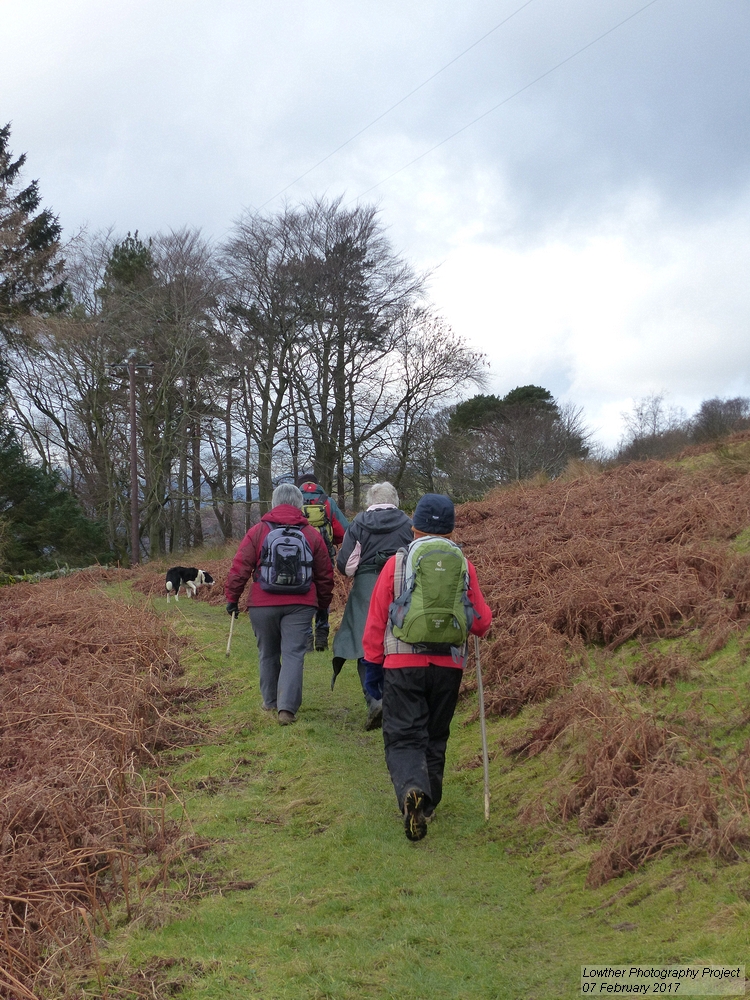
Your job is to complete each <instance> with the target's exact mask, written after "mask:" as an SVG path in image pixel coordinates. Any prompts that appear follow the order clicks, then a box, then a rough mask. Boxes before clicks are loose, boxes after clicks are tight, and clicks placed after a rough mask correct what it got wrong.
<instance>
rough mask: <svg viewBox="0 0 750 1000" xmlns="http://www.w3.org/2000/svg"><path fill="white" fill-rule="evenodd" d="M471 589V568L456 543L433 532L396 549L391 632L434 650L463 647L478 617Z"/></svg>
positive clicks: (390, 614) (405, 639) (413, 644)
mask: <svg viewBox="0 0 750 1000" xmlns="http://www.w3.org/2000/svg"><path fill="white" fill-rule="evenodd" d="M399 578H400V579H401V581H403V583H402V586H401V588H400V590H399ZM468 589H469V567H468V564H467V562H466V557H465V556H464V554H463V552H462V551H461V549H460V548H459V546H458V545H456V543H455V542H452V541H451V540H450V539H449V538H441V537H438V536H435V535H426V536H425V537H424V538H417V539H415V541H413V542H412V543H411V545H410V546H409V547H408V549H401V550H400V551H399V552H398V553H397V554H396V592H397V596H396V598H395V600H394V601H393V603H392V604H391V606H390V609H389V617H390V622H391V626H392V631H393V635H394V636H395V637H396V638H397V639H400V640H401V641H402V642H407V643H409V645H411V646H417V647H419V646H424V647H426V651H427V652H432V653H435V654H437V653H439V652H445V653H446V654H447V653H451V652H452V651H453V650H455V649H457V648H460V647H462V646H463V644H464V643H465V642H466V639H467V637H468V634H469V629H470V628H471V625H472V622H473V621H474V608H473V606H472V604H471V601H470V600H469V597H468ZM438 647H441V648H440V649H439V648H438Z"/></svg>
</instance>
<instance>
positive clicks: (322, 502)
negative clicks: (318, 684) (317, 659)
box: [297, 472, 349, 653]
mask: <svg viewBox="0 0 750 1000" xmlns="http://www.w3.org/2000/svg"><path fill="white" fill-rule="evenodd" d="M297 486H299V488H300V490H301V491H302V498H303V510H304V511H305V512H306V513H307V510H308V505H319V506H320V507H322V508H323V510H324V511H325V516H326V521H327V524H326V526H325V527H321V528H320V529H319V530H320V531H321V534H322V535H323V540H324V541H325V542H326V544H327V546H328V553H329V555H330V557H331V562H332V563H333V560H334V558H335V546H338V545H341V543H342V542H343V540H344V532H345V531H346V529H347V528H348V527H349V521H348V520H347V519H346V517H345V516H344V515H343V514H342V513H341V510H340V509H339V505H338V504H337V503H336V501H335V500H334V499H333V497H329V496H328V494H327V493H326V491H325V490H324V489H323V487H322V486H321V485H320V483H319V482H318V480H317V478H316V476H315V475H314V473H312V472H306V473H305V474H304V475H302V476H299V477H298V478H297ZM308 516H309V515H308ZM314 623H315V638H314V640H313V628H312V627H313V622H310V628H309V629H308V632H307V652H308V653H309V652H312V650H313V649H314V650H315V651H316V652H318V653H320V652H324V651H325V650H326V649H328V633H329V632H330V629H331V626H330V625H329V623H328V608H318V609H317V611H316V612H315V619H314Z"/></svg>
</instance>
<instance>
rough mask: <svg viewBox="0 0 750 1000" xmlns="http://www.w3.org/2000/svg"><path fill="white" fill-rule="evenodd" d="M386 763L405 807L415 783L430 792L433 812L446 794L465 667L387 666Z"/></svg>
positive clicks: (429, 805)
mask: <svg viewBox="0 0 750 1000" xmlns="http://www.w3.org/2000/svg"><path fill="white" fill-rule="evenodd" d="M383 674H384V678H383V743H384V744H385V762H386V765H387V766H388V772H389V774H390V776H391V781H392V782H393V788H394V790H395V792H396V798H397V799H398V806H399V809H401V810H402V811H403V808H404V796H405V795H406V793H407V792H408V791H409V789H410V788H419V789H421V791H423V792H424V793H425V797H426V801H425V806H426V811H427V812H428V814H429V813H430V812H432V811H433V810H434V809H435V807H436V806H437V804H438V802H440V799H441V798H442V796H443V772H444V771H445V748H446V745H447V743H448V737H449V736H450V725H451V719H452V718H453V713H454V711H455V709H456V702H457V701H458V689H459V688H460V687H461V678H462V674H463V671H461V670H460V669H458V668H456V667H437V666H435V665H434V664H430V666H428V667H395V668H389V669H387V670H384V671H383Z"/></svg>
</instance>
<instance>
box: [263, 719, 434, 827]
mask: <svg viewBox="0 0 750 1000" xmlns="http://www.w3.org/2000/svg"><path fill="white" fill-rule="evenodd" d="M296 721H297V716H296V715H295V714H294V712H287V711H286V710H285V709H283V708H282V709H281V711H280V712H279V725H280V726H291V724H292V723H293V722H296ZM422 836H424V834H422Z"/></svg>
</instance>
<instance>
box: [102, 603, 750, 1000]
mask: <svg viewBox="0 0 750 1000" xmlns="http://www.w3.org/2000/svg"><path fill="white" fill-rule="evenodd" d="M155 604H156V606H157V607H158V608H159V609H161V610H162V611H164V612H165V613H166V614H168V615H169V616H170V618H171V619H172V620H176V621H177V622H179V628H180V630H181V631H183V632H185V634H187V635H188V636H189V637H190V639H191V645H192V647H193V648H194V649H197V650H199V652H195V653H193V654H191V655H188V656H187V657H186V658H185V662H186V664H187V665H188V667H189V680H190V683H200V684H209V683H216V682H218V683H219V685H220V688H219V695H218V698H215V699H214V700H213V701H212V703H211V705H209V706H207V707H206V709H205V715H206V718H207V719H208V720H209V721H210V723H211V724H212V726H213V731H214V733H215V734H216V735H215V736H214V737H213V738H212V740H211V742H210V743H209V744H207V745H205V746H201V747H195V748H191V749H190V750H189V751H179V752H175V753H174V754H172V755H171V757H170V755H166V756H165V758H164V762H163V763H164V768H165V770H166V771H167V772H168V775H169V780H170V782H171V783H172V785H173V787H174V788H175V789H176V790H177V792H178V794H179V795H180V797H181V799H182V801H183V803H184V806H185V808H186V810H187V814H188V816H189V818H190V821H191V823H192V825H193V827H194V829H195V832H196V833H197V834H198V835H199V836H200V837H203V838H209V839H210V840H211V843H212V846H211V848H210V849H209V850H208V852H206V853H204V854H202V855H200V856H198V857H197V858H192V859H190V860H185V862H184V864H185V868H184V871H183V873H182V875H180V872H179V871H178V870H177V869H175V872H174V875H175V879H176V881H175V882H174V883H173V884H172V885H171V886H170V887H169V888H168V889H167V890H165V892H164V894H163V895H162V893H161V892H157V893H155V894H154V895H152V897H150V898H149V899H148V900H146V901H145V902H144V903H143V906H142V909H141V912H140V914H139V915H137V916H136V919H135V920H134V921H133V922H131V923H130V924H121V925H120V926H119V927H117V928H116V929H115V930H114V931H113V932H112V934H111V935H110V936H109V939H108V941H107V943H106V946H105V950H103V952H102V959H103V961H105V962H106V963H107V964H108V967H109V968H111V969H115V967H116V966H117V964H118V962H119V963H122V962H123V961H126V962H127V963H128V964H129V966H130V967H131V968H133V969H137V968H145V969H148V968H155V967H156V966H157V965H158V964H159V963H160V962H161V964H162V965H163V966H165V967H168V968H170V969H171V970H174V969H178V970H181V975H180V976H179V977H178V978H179V982H180V983H181V986H182V992H180V993H179V996H180V997H181V998H184V1000H197V998H205V1000H208V998H212V1000H213V998H216V1000H218V998H221V1000H232V998H240V997H243V998H244V997H255V996H257V997H264V998H269V1000H271V998H289V1000H312V998H316V1000H317V998H331V1000H349V998H352V1000H353V998H355V997H356V998H390V997H392V998H394V1000H395V998H398V1000H423V998H431V1000H448V998H457V1000H458V998H460V1000H475V998H476V1000H480V998H481V1000H491V998H497V1000H501V998H502V1000H505V998H508V1000H516V998H521V997H523V998H528V1000H550V998H567V997H574V996H579V995H580V991H579V979H580V965H581V964H582V963H592V964H594V963H597V964H603V963H611V964H625V963H628V964H629V963H635V962H658V963H661V964H676V963H683V964H684V963H688V962H692V961H696V962H701V963H710V962H715V963H731V962H733V963H738V962H739V963H742V962H744V961H745V959H746V958H747V957H748V955H750V932H749V931H748V927H749V926H750V922H749V921H748V917H749V916H750V905H749V904H748V900H749V899H750V866H748V865H747V864H736V865H721V864H718V863H715V862H713V861H711V860H709V859H708V858H706V857H702V856H693V857H689V856H687V855H685V854H684V853H679V852H675V853H673V854H670V855H667V856H665V857H662V858H660V859H659V860H657V861H655V862H652V863H650V864H649V865H648V866H646V867H645V868H644V869H643V870H641V871H639V872H636V873H635V874H633V875H631V876H628V877H625V878H621V879H618V880H616V881H614V882H610V883H609V884H607V885H605V886H603V887H602V888H601V889H598V890H595V891H592V890H588V889H586V888H585V887H584V882H585V878H586V872H587V868H588V863H589V860H590V858H591V856H592V855H593V853H594V852H595V850H596V843H595V842H594V841H592V840H591V839H589V838H586V837H584V836H583V835H582V834H581V833H580V832H579V831H578V828H577V826H576V824H575V823H574V822H573V823H570V824H567V825H565V824H561V823H560V822H559V821H555V822H549V823H547V824H542V825H540V826H536V827H528V826H522V825H521V824H520V823H519V820H518V818H517V816H518V809H519V806H520V805H521V804H522V803H524V802H527V801H530V800H531V799H532V798H533V797H534V796H535V795H538V794H542V793H543V790H544V789H545V788H546V787H548V786H549V784H550V782H551V781H554V775H555V773H556V769H557V768H559V767H560V766H562V765H563V764H564V763H565V760H564V757H563V756H562V754H561V753H559V754H555V753H548V754H545V755H541V756H540V757H537V758H533V759H532V760H529V761H527V762H525V763H523V764H519V763H516V762H513V761H512V760H510V759H509V758H508V757H507V756H505V755H503V754H502V753H501V752H500V749H499V743H500V740H501V739H505V738H507V737H508V736H509V735H511V734H512V733H513V732H515V731H518V730H520V729H521V728H523V727H524V726H526V725H527V724H528V722H529V720H530V719H532V718H535V717H537V716H538V714H539V711H540V709H539V708H534V709H529V710H527V711H526V712H525V713H524V714H523V715H522V716H521V717H520V718H519V719H515V720H510V721H509V720H498V719H492V720H490V723H489V741H490V748H491V753H492V755H493V759H492V763H491V775H492V794H493V799H492V816H491V819H490V822H489V823H485V822H484V817H483V798H482V768H481V766H477V764H479V758H478V755H479V753H480V748H481V745H480V736H479V727H478V724H477V723H476V722H470V723H469V722H467V720H468V719H469V717H470V715H471V711H472V709H473V708H474V707H475V706H474V703H473V702H467V703H464V704H462V705H461V706H460V708H459V712H458V713H457V716H456V719H455V720H454V724H453V734H452V737H451V740H450V743H449V747H448V767H447V774H446V784H445V797H444V800H443V802H442V804H441V805H440V807H439V810H438V815H437V818H436V819H435V821H434V823H432V824H431V826H430V827H429V832H428V836H427V838H426V839H425V840H424V841H421V842H419V843H410V842H409V841H407V840H406V838H405V836H404V833H403V828H402V825H401V821H400V818H399V817H398V815H397V812H396V801H395V796H394V794H393V791H392V788H391V785H390V781H389V778H388V773H387V771H386V768H385V764H384V760H383V748H382V736H381V734H380V733H379V732H373V733H366V732H364V729H363V724H364V719H365V707H364V701H363V699H362V695H361V691H360V690H359V683H358V679H357V676H356V670H355V668H354V664H351V663H349V664H347V665H346V667H345V668H344V671H343V673H342V674H341V675H340V677H339V679H338V681H337V683H336V688H335V691H334V692H333V693H331V691H330V676H331V670H330V659H329V657H328V656H326V655H325V654H315V655H311V656H308V658H307V660H306V670H305V682H304V700H303V705H302V709H301V711H300V715H299V721H298V723H297V724H296V725H295V726H292V727H286V728H284V727H280V726H278V724H277V723H276V722H275V719H273V718H272V717H269V715H268V714H266V713H264V712H262V711H261V710H260V695H259V693H258V687H257V658H256V654H255V646H254V641H253V638H252V633H251V630H250V626H249V623H248V621H247V618H246V616H243V617H242V618H241V619H240V621H239V622H238V623H237V625H236V626H235V630H234V638H233V646H232V655H231V658H230V659H228V660H227V659H226V658H225V656H224V649H225V646H226V636H227V630H228V624H229V620H228V619H227V617H226V616H225V615H224V614H223V613H222V611H221V609H217V608H211V607H209V606H208V605H205V604H201V603H199V602H196V601H184V602H180V604H179V607H176V606H175V605H174V604H171V605H170V607H169V609H167V608H166V605H165V604H164V602H155ZM630 655H635V654H634V653H632V651H631V652H628V651H625V652H624V653H623V654H622V662H619V663H615V664H614V665H612V664H608V666H607V669H608V670H611V671H612V678H611V679H612V681H613V683H622V676H623V666H625V665H626V661H627V657H628V656H630ZM592 669H593V667H592ZM706 670H707V675H710V677H711V678H712V681H711V683H712V684H714V680H715V684H714V686H715V687H716V690H717V692H718V691H719V690H723V689H724V688H726V687H728V686H729V685H730V684H731V683H735V681H737V679H738V678H737V677H735V674H734V671H736V672H738V673H739V674H741V681H742V691H741V693H742V695H743V700H745V699H744V694H745V691H746V688H747V685H748V683H749V682H750V678H749V677H748V668H747V666H746V665H745V664H744V663H742V658H741V657H740V656H739V653H738V652H737V649H736V645H735V647H732V648H729V649H728V650H727V652H726V653H724V654H719V655H717V656H716V657H714V658H713V659H712V660H711V661H710V662H709V663H708V664H707V665H706ZM697 687H699V682H698V681H696V682H694V683H692V682H684V683H681V684H680V685H678V688H677V689H676V691H675V692H673V694H672V696H669V695H668V694H664V693H663V692H657V693H655V694H654V696H653V697H654V698H655V699H656V700H657V701H658V699H663V700H664V702H665V704H664V711H667V710H668V711H670V712H676V713H679V712H681V711H683V710H685V708H686V707H687V706H690V705H691V704H692V702H691V698H693V700H694V698H695V694H694V692H695V690H696V689H697ZM704 687H705V681H704ZM738 693H739V692H738ZM633 696H634V697H635V696H636V695H635V694H633ZM639 696H641V695H639ZM669 697H671V698H672V700H671V701H670V702H669V705H667V703H666V702H667V699H668V698H669ZM706 701H707V702H709V701H710V703H711V704H713V705H714V706H715V708H716V712H717V719H720V718H724V716H726V717H727V718H729V717H731V718H732V719H734V720H735V721H738V720H739V716H740V715H741V706H739V705H738V703H737V697H736V694H735V697H734V700H732V698H731V697H730V695H728V694H727V695H721V697H719V695H718V694H717V696H716V698H707V699H706ZM732 713H734V715H732ZM746 735H747V734H746ZM188 877H189V879H190V880H191V885H192V887H193V889H196V888H197V889H198V892H197V893H194V898H193V899H192V900H191V901H187V902H185V901H183V900H182V895H181V890H182V889H184V888H185V886H186V885H187V883H188ZM238 882H239V883H242V882H245V883H248V882H252V883H254V887H253V888H245V889H242V890H237V891H232V890H231V889H229V888H227V887H228V886H230V885H231V884H232V883H238ZM171 963H174V964H171ZM113 975H114V973H113Z"/></svg>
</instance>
